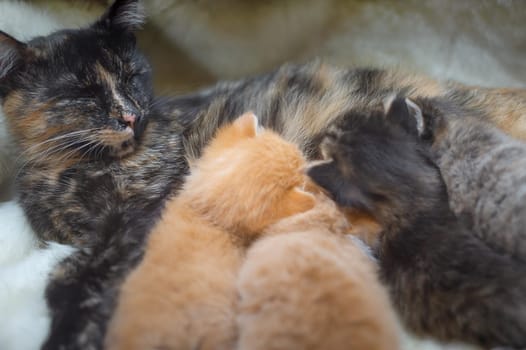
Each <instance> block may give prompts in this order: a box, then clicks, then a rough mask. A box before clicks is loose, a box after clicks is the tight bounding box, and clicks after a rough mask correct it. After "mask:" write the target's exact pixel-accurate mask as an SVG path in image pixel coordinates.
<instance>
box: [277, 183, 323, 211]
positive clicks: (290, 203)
mask: <svg viewBox="0 0 526 350" xmlns="http://www.w3.org/2000/svg"><path fill="white" fill-rule="evenodd" d="M315 204H316V199H315V197H314V195H313V194H312V193H309V192H306V191H304V190H302V189H300V188H299V187H294V188H293V189H292V190H290V191H289V192H287V194H286V195H285V197H284V198H283V207H282V208H280V214H282V215H283V217H287V216H292V215H295V214H300V213H303V212H306V211H307V210H310V209H312V208H314V205H315Z"/></svg>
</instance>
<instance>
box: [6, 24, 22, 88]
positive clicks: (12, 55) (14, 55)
mask: <svg viewBox="0 0 526 350" xmlns="http://www.w3.org/2000/svg"><path fill="white" fill-rule="evenodd" d="M26 48H27V45H26V44H25V43H23V42H21V41H18V40H16V39H15V38H13V37H12V36H10V35H9V34H7V33H5V32H2V31H0V81H2V80H3V79H4V78H5V77H7V76H8V75H9V74H10V73H11V72H12V71H13V70H14V69H15V68H16V67H17V66H18V65H20V64H21V63H22V62H23V60H24V54H25V52H26Z"/></svg>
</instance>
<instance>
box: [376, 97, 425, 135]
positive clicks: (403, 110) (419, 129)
mask: <svg viewBox="0 0 526 350" xmlns="http://www.w3.org/2000/svg"><path fill="white" fill-rule="evenodd" d="M384 111H385V114H386V116H387V118H388V120H389V121H391V122H395V123H397V124H399V125H400V126H402V127H403V128H404V129H405V130H406V131H408V132H409V133H411V134H414V135H418V136H421V135H422V133H423V132H424V118H423V116H422V110H421V109H420V107H419V106H418V105H417V104H416V103H414V102H413V101H411V100H410V99H409V98H403V97H393V96H390V97H388V98H387V99H386V100H385V101H384Z"/></svg>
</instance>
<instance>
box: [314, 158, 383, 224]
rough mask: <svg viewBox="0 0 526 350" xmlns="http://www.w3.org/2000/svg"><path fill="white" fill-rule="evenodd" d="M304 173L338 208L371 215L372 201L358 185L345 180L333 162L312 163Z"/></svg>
mask: <svg viewBox="0 0 526 350" xmlns="http://www.w3.org/2000/svg"><path fill="white" fill-rule="evenodd" d="M306 171H307V175H309V176H310V178H311V179H312V181H314V182H315V183H316V184H317V185H318V186H320V187H322V188H323V189H325V190H326V191H327V192H328V193H329V194H330V196H331V197H332V199H333V200H334V201H335V202H336V203H337V204H338V205H339V206H342V207H345V208H352V209H357V210H361V211H364V212H366V213H371V214H372V213H373V210H374V208H373V201H372V200H371V199H370V198H369V196H368V195H367V193H366V192H364V191H363V190H362V189H361V188H360V187H359V186H358V184H355V183H353V182H352V181H348V180H347V179H345V177H344V176H343V175H342V174H341V172H340V170H339V169H338V167H337V165H336V162H335V161H334V160H327V161H323V162H314V163H312V164H311V165H310V166H309V167H308V168H307V170H306Z"/></svg>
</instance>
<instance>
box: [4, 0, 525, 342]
mask: <svg viewBox="0 0 526 350" xmlns="http://www.w3.org/2000/svg"><path fill="white" fill-rule="evenodd" d="M143 18H144V16H143V13H142V10H141V6H140V4H139V3H138V1H136V0H117V1H116V2H115V3H114V4H113V5H112V7H111V8H110V9H109V10H108V11H107V12H106V13H105V14H104V15H103V16H102V17H101V18H100V19H99V20H98V21H97V22H96V23H95V24H93V25H91V26H89V27H87V28H83V29H77V30H65V31H59V32H56V33H53V34H51V35H49V36H46V37H39V38H35V39H33V40H31V41H29V42H27V43H22V42H19V41H17V40H16V39H15V38H13V37H11V36H9V35H8V34H6V33H3V32H0V97H1V98H2V102H3V107H4V111H5V114H6V118H7V121H8V124H9V129H10V132H11V133H12V135H13V136H14V139H15V141H16V143H17V147H18V150H19V153H20V156H19V159H20V161H21V163H20V169H19V172H18V175H17V187H18V193H19V200H20V202H21V204H22V205H23V207H24V209H25V211H26V214H27V216H28V218H29V220H30V221H31V224H32V226H33V228H34V230H35V231H36V232H37V234H38V235H39V237H40V238H41V239H42V241H43V242H44V241H49V240H53V241H58V242H62V243H69V244H73V245H74V246H76V247H79V248H81V249H80V250H79V251H78V252H77V253H75V254H74V255H73V256H71V257H69V258H67V259H66V260H65V261H64V262H63V263H62V264H61V266H60V267H59V268H58V269H57V270H56V271H55V273H54V275H53V276H52V281H51V283H50V285H49V287H48V290H47V298H48V302H49V305H50V307H51V310H52V318H53V320H52V329H51V333H50V335H49V338H48V340H47V342H46V344H45V345H44V348H47V349H66V348H67V349H76V348H78V349H96V348H100V347H101V346H102V345H101V344H102V339H103V336H104V333H105V329H106V323H107V320H108V318H109V315H110V314H111V312H112V310H113V308H114V301H115V300H114V299H115V295H116V290H117V288H118V286H119V284H120V281H122V279H123V277H124V276H125V275H126V273H127V272H128V271H129V270H130V269H131V268H132V267H133V266H135V264H136V263H137V262H138V261H139V260H140V258H141V256H142V246H143V241H144V238H145V236H146V235H147V233H148V231H149V229H150V228H151V226H152V225H153V223H154V222H155V220H156V218H157V217H158V216H159V213H160V211H161V209H162V204H163V202H164V200H165V199H166V198H167V197H168V196H169V195H170V194H173V193H175V191H176V190H177V189H178V188H179V187H180V185H181V181H182V175H183V174H185V173H186V171H187V168H188V167H187V162H186V157H187V156H198V155H199V153H200V150H201V148H202V146H203V145H204V144H205V143H206V142H207V141H208V139H209V138H210V137H211V136H212V135H213V133H214V132H215V130H216V129H217V127H218V126H220V125H222V124H223V123H224V122H226V121H228V120H230V119H232V118H234V117H235V116H237V115H239V114H241V113H242V112H244V111H246V110H253V111H254V112H255V113H256V114H257V115H259V116H260V120H261V122H262V124H263V125H264V126H266V127H270V128H272V129H274V130H276V131H278V132H280V133H281V134H282V135H283V136H284V137H285V138H286V139H288V140H290V141H293V142H296V143H297V144H298V145H299V146H300V147H301V148H302V150H303V151H305V152H306V154H307V155H308V156H309V157H311V158H315V157H317V154H316V152H315V150H316V149H317V147H316V146H317V143H318V140H319V138H320V135H322V134H323V131H324V129H325V127H326V126H327V125H328V123H330V122H331V121H333V120H334V119H336V118H340V117H341V116H343V115H344V114H346V113H348V112H349V111H350V110H352V109H364V108H368V107H369V106H374V105H376V104H378V103H379V102H380V101H382V100H383V99H384V98H385V97H386V96H388V95H390V94H392V93H393V92H394V93H400V94H403V95H407V96H410V97H419V96H445V97H447V98H448V99H449V100H450V101H451V104H452V106H454V110H455V111H456V112H455V113H456V114H458V116H459V117H460V116H462V115H464V114H468V113H469V114H470V115H477V116H479V117H480V118H483V119H486V120H489V121H491V122H493V123H495V124H496V125H498V126H499V127H501V128H502V129H503V130H505V131H507V132H509V133H510V134H512V135H514V136H516V137H519V138H522V139H526V93H525V92H523V91H517V90H514V91H510V90H492V89H472V88H466V87H463V86H459V85H454V84H450V85H441V84H439V83H437V82H435V81H432V80H429V79H427V78H425V77H417V76H412V75H406V74H403V73H400V72H394V71H384V70H367V69H366V70H363V69H362V70H349V69H337V68H334V67H330V66H326V65H323V64H318V63H313V64H308V65H299V66H295V65H289V66H284V67H282V68H280V69H278V70H277V71H275V72H272V73H269V74H267V75H264V76H260V77H255V78H251V79H247V80H242V81H238V82H224V83H220V84H218V85H217V86H215V87H212V88H209V89H207V90H203V91H201V92H198V93H196V94H192V95H187V96H181V97H177V98H174V99H171V100H154V98H153V97H152V91H151V88H150V68H149V66H148V63H147V62H146V60H145V59H144V58H143V56H142V55H141V53H140V52H139V51H138V50H137V48H136V47H135V37H134V34H133V32H134V31H135V30H137V29H138V28H139V27H140V25H141V24H142V22H143Z"/></svg>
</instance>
